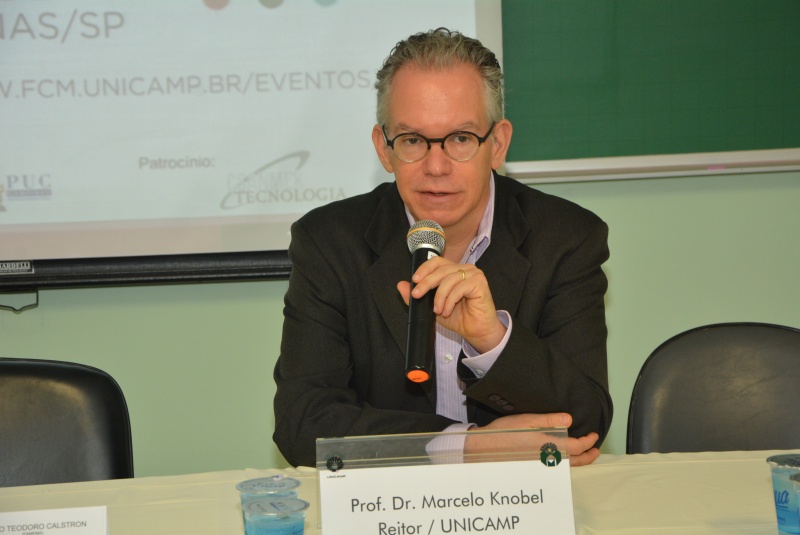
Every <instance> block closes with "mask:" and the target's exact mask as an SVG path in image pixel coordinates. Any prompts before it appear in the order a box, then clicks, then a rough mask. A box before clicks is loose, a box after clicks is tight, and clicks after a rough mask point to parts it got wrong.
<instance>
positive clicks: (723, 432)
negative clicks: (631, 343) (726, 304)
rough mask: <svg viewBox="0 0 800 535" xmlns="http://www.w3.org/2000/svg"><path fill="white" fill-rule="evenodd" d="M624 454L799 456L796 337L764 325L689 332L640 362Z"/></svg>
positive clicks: (799, 339)
mask: <svg viewBox="0 0 800 535" xmlns="http://www.w3.org/2000/svg"><path fill="white" fill-rule="evenodd" d="M627 438H628V440H627V446H626V451H627V453H650V452H672V451H682V452H685V451H735V450H770V449H800V330H798V329H794V328H792V327H784V326H780V325H770V324H764V323H722V324H716V325H707V326H704V327H698V328H695V329H691V330H689V331H686V332H684V333H681V334H679V335H677V336H674V337H672V338H671V339H669V340H667V341H666V342H664V343H663V344H661V345H660V346H659V347H658V348H656V350H655V351H653V353H652V354H651V355H650V357H649V358H648V359H647V361H645V363H644V365H643V366H642V369H641V371H640V373H639V377H638V378H637V380H636V384H635V385H634V387H633V394H632V396H631V405H630V410H629V412H628V437H627Z"/></svg>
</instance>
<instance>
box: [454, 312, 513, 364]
mask: <svg viewBox="0 0 800 535" xmlns="http://www.w3.org/2000/svg"><path fill="white" fill-rule="evenodd" d="M497 319H499V320H500V323H502V324H503V326H504V327H505V328H506V334H505V335H504V336H503V339H502V340H500V343H499V344H498V345H497V347H495V348H494V349H491V350H489V351H487V352H486V353H483V354H479V353H478V351H477V350H476V349H475V348H474V347H472V345H470V344H469V343H468V342H466V341H465V342H463V343H462V344H461V350H462V351H463V352H464V359H463V360H462V362H463V363H464V365H465V366H466V367H467V368H469V369H470V370H471V371H472V373H474V374H475V377H477V378H478V379H481V378H482V377H483V376H484V375H486V373H487V372H488V371H489V370H490V369H491V368H492V365H493V364H494V363H495V361H496V360H497V357H499V356H500V353H502V352H503V350H504V349H505V348H506V344H508V338H509V337H510V336H511V328H512V321H511V314H509V313H508V312H506V311H505V310H498V311H497Z"/></svg>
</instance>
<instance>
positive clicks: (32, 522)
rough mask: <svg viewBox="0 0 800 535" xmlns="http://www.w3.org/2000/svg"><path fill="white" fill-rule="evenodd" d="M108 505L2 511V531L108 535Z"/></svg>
mask: <svg viewBox="0 0 800 535" xmlns="http://www.w3.org/2000/svg"><path fill="white" fill-rule="evenodd" d="M107 533H108V518H107V512H106V507H105V506H100V507H76V508H70V509H42V510H39V511H19V512H14V513H0V534H3V535H6V534H13V535H56V534H59V535H107Z"/></svg>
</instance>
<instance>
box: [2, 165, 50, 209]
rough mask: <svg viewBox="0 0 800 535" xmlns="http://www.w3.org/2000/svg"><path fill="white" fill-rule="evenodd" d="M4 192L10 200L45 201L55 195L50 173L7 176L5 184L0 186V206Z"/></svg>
mask: <svg viewBox="0 0 800 535" xmlns="http://www.w3.org/2000/svg"><path fill="white" fill-rule="evenodd" d="M3 190H5V194H6V197H7V198H8V200H12V199H44V198H49V197H50V196H51V195H52V193H53V190H52V185H51V177H50V173H24V174H18V175H6V176H5V184H2V185H0V204H2V192H3Z"/></svg>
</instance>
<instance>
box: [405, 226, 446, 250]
mask: <svg viewBox="0 0 800 535" xmlns="http://www.w3.org/2000/svg"><path fill="white" fill-rule="evenodd" d="M406 243H407V244H408V250H409V251H411V252H412V253H413V252H414V251H415V250H416V249H418V248H419V247H420V246H422V245H428V246H430V247H433V248H434V249H436V251H437V252H438V253H439V254H442V252H443V251H444V229H443V228H442V227H441V225H439V223H436V222H435V221H431V220H429V219H420V220H419V221H417V222H416V223H414V224H413V225H412V226H411V228H410V229H408V234H407V235H406Z"/></svg>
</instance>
